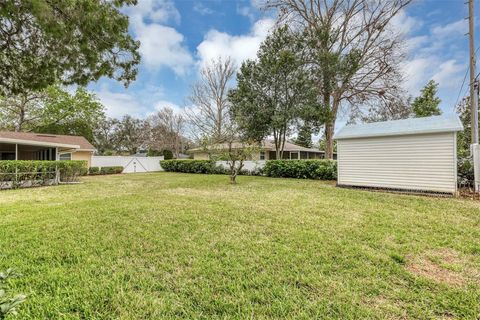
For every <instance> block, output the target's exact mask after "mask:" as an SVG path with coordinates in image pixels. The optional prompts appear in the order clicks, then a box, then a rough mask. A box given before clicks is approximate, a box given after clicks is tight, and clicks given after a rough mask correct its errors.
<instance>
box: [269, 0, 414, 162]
mask: <svg viewBox="0 0 480 320" xmlns="http://www.w3.org/2000/svg"><path fill="white" fill-rule="evenodd" d="M410 1H411V0H385V1H380V0H374V1H372V0H270V1H268V2H267V3H266V8H275V9H277V10H278V12H279V21H280V22H286V21H288V22H289V23H296V24H297V25H298V27H299V28H301V30H304V32H305V39H306V48H307V49H306V54H305V59H306V63H307V67H309V68H310V69H311V70H312V72H313V75H314V77H315V79H316V82H317V84H318V85H317V87H318V95H319V97H320V98H321V100H322V101H323V109H324V113H323V116H324V117H325V118H326V123H325V140H326V147H325V153H326V156H327V157H328V158H333V133H334V130H335V121H336V118H337V114H338V112H339V109H340V107H341V106H342V104H343V103H346V104H347V105H348V106H350V107H351V108H355V107H358V106H360V105H362V104H364V103H365V102H366V101H369V100H372V99H378V98H381V97H382V96H383V95H385V94H387V93H388V92H390V91H394V90H397V87H398V85H399V78H400V72H399V62H400V61H401V58H402V55H401V52H402V50H401V44H402V37H401V34H400V33H399V32H397V31H395V30H394V29H393V28H391V27H390V26H391V20H392V18H393V17H394V16H395V15H397V14H398V13H399V12H400V10H401V9H402V8H404V7H405V6H406V5H407V4H408V3H409V2H410Z"/></svg>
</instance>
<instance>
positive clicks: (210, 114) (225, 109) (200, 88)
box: [186, 58, 235, 140]
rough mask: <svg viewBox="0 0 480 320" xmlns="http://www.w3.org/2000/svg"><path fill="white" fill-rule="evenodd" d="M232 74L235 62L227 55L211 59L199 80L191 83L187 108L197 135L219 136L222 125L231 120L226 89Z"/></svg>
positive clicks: (217, 137) (221, 133) (218, 137)
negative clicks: (226, 56)
mask: <svg viewBox="0 0 480 320" xmlns="http://www.w3.org/2000/svg"><path fill="white" fill-rule="evenodd" d="M234 74H235V67H234V63H233V61H232V60H231V59H230V58H226V59H221V58H218V59H216V60H212V61H211V62H210V63H209V64H208V65H206V66H205V67H204V68H203V69H202V70H201V72H200V80H199V81H198V82H197V83H196V84H194V85H193V86H192V93H191V95H190V97H189V98H188V100H189V102H190V103H191V104H192V108H191V109H188V110H187V111H186V117H187V119H188V120H189V122H190V124H191V126H192V129H193V130H194V133H193V134H194V136H195V137H196V138H200V137H208V138H214V140H218V139H220V137H222V135H223V132H222V131H223V130H224V128H225V125H226V124H227V123H229V121H230V119H229V103H228V100H227V93H228V89H229V82H230V81H231V80H232V78H233V76H234Z"/></svg>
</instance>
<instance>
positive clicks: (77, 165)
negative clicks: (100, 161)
mask: <svg viewBox="0 0 480 320" xmlns="http://www.w3.org/2000/svg"><path fill="white" fill-rule="evenodd" d="M50 162H52V161H50ZM54 162H56V163H57V167H58V169H59V171H60V181H62V182H75V181H78V177H80V176H84V175H86V174H87V172H88V166H87V162H86V161H83V160H66V161H54Z"/></svg>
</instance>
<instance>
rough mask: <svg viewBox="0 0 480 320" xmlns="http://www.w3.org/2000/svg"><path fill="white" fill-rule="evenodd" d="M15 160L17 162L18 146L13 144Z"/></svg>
mask: <svg viewBox="0 0 480 320" xmlns="http://www.w3.org/2000/svg"><path fill="white" fill-rule="evenodd" d="M15 160H18V144H17V143H15Z"/></svg>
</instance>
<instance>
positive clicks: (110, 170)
mask: <svg viewBox="0 0 480 320" xmlns="http://www.w3.org/2000/svg"><path fill="white" fill-rule="evenodd" d="M122 171H123V167H122V166H114V167H101V168H100V174H118V173H122Z"/></svg>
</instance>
